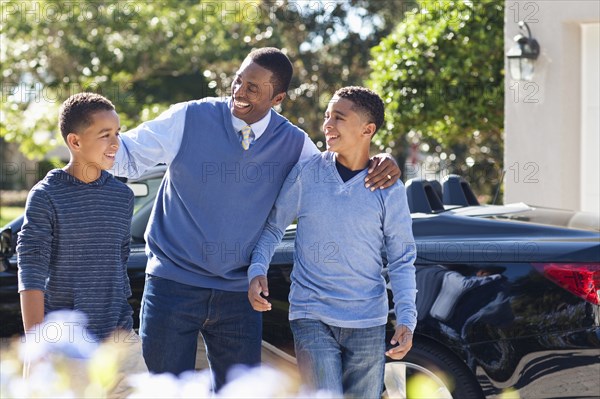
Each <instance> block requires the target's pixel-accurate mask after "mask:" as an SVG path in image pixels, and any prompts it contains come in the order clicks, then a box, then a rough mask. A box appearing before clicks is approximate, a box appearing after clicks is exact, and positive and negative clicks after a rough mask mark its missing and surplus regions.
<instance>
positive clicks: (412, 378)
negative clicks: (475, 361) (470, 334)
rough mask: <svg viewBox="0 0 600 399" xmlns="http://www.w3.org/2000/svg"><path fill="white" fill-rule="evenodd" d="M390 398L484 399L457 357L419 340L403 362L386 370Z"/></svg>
mask: <svg viewBox="0 0 600 399" xmlns="http://www.w3.org/2000/svg"><path fill="white" fill-rule="evenodd" d="M384 383H385V391H384V394H383V396H384V397H387V398H440V399H450V398H454V399H465V398H468V399H471V398H474V399H479V398H483V397H484V396H483V392H482V391H481V387H480V386H479V385H478V384H477V381H476V379H475V378H474V377H473V375H472V374H471V372H470V371H469V369H468V368H467V367H466V366H465V365H464V364H463V363H462V362H460V360H458V359H456V358H455V357H454V355H452V354H451V353H449V352H448V351H447V350H445V349H443V348H439V347H437V346H435V345H434V344H430V343H426V342H421V341H418V340H415V342H413V347H412V349H411V350H410V352H409V353H408V354H407V355H406V357H405V358H404V359H403V361H392V362H389V363H387V364H386V366H385V381H384Z"/></svg>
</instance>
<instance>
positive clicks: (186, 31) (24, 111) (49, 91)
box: [0, 0, 411, 158]
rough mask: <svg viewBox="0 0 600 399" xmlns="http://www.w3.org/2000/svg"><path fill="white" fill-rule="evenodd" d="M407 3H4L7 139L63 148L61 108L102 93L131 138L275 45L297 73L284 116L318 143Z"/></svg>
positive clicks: (35, 152)
mask: <svg viewBox="0 0 600 399" xmlns="http://www.w3.org/2000/svg"><path fill="white" fill-rule="evenodd" d="M408 3H411V1H408V2H407V1H401V0H385V1H380V0H379V1H375V0H373V1H366V0H347V1H339V2H317V1H315V2H297V1H281V2H272V1H256V0H255V1H235V2H216V1H213V2H198V1H191V0H190V1H175V0H166V1H165V0H163V1H160V2H141V1H124V2H112V1H98V0H85V1H77V2H62V1H49V0H39V1H31V2H23V1H3V2H2V16H1V18H2V24H0V35H1V39H2V52H1V62H2V65H3V83H2V86H3V88H2V97H3V98H2V101H1V104H0V107H1V110H2V115H3V117H2V119H1V121H0V135H1V136H2V137H4V138H5V139H6V140H7V141H12V142H17V143H19V144H20V148H21V150H22V151H23V152H24V153H25V154H26V155H28V156H29V157H37V158H40V157H41V156H43V155H44V154H45V153H46V152H47V151H48V150H49V149H50V148H51V147H53V146H55V145H56V144H57V143H59V142H61V139H60V136H59V135H58V132H57V127H56V122H57V113H58V107H59V105H60V103H61V102H62V101H64V100H65V99H66V98H67V97H68V96H69V95H71V94H74V93H77V92H80V91H96V92H100V93H102V94H104V95H106V96H107V97H108V98H109V99H111V100H112V101H113V102H114V103H115V106H116V107H117V111H118V112H119V114H120V116H121V123H122V125H123V128H124V130H126V129H128V128H132V127H134V126H136V125H137V124H138V123H140V122H142V121H144V120H148V119H150V118H152V117H153V116H156V115H157V114H158V113H160V112H161V111H162V110H164V109H166V108H167V107H168V106H169V105H170V104H173V103H176V102H180V101H186V100H190V99H195V98H202V97H206V96H209V95H219V96H220V95H227V94H229V87H230V84H231V76H232V75H233V74H234V73H235V70H236V68H237V67H238V66H239V64H240V63H241V61H242V60H243V58H244V57H245V56H246V55H247V53H248V52H249V51H250V50H251V49H252V48H256V47H262V46H275V47H279V48H282V49H283V50H284V51H286V52H287V53H288V55H289V56H290V58H291V59H292V61H293V62H294V67H295V74H294V80H293V82H292V86H291V90H290V92H289V94H290V99H288V100H286V101H285V102H284V104H283V112H284V114H285V115H287V116H288V117H289V118H290V119H291V120H292V121H293V122H295V123H297V124H298V125H299V126H302V127H304V128H305V129H306V130H307V132H309V134H311V135H312V137H313V138H314V139H315V140H316V141H317V140H319V139H320V137H321V133H320V131H321V114H322V112H323V110H324V108H325V107H326V102H327V101H328V100H329V97H330V96H331V94H332V93H333V91H334V90H335V89H337V88H338V87H340V86H341V85H346V84H362V82H363V78H365V77H366V76H367V74H368V64H367V63H368V57H365V54H367V53H368V51H369V49H370V48H371V47H372V46H374V45H375V44H377V43H378V42H379V40H380V39H381V38H382V37H383V36H384V35H386V34H388V33H389V32H390V31H391V29H392V28H393V26H394V25H395V23H396V21H397V20H398V19H399V18H400V17H401V15H402V7H400V5H403V4H408ZM353 13H354V16H355V18H354V21H358V25H357V24H354V25H355V26H354V27H352V28H351V27H350V21H349V15H350V14H353ZM365 32H368V34H365Z"/></svg>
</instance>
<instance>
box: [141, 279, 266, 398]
mask: <svg viewBox="0 0 600 399" xmlns="http://www.w3.org/2000/svg"><path fill="white" fill-rule="evenodd" d="M140 318H141V323H140V336H141V337H142V347H143V352H144V359H145V360H146V364H147V365H148V369H149V370H150V372H152V373H172V374H175V375H177V374H180V373H182V372H184V371H186V370H194V365H195V359H196V349H197V342H198V332H201V333H202V336H203V338H204V342H205V345H206V349H207V357H208V361H209V364H210V367H211V370H212V372H213V373H214V377H215V382H216V389H217V390H218V389H220V388H221V387H222V386H223V385H225V382H226V377H227V372H228V371H229V369H230V368H231V367H232V366H234V365H236V364H243V365H247V366H256V365H258V364H259V363H260V351H261V339H262V318H261V314H260V313H259V312H257V311H255V310H254V309H252V306H251V305H250V302H249V301H248V293H247V292H229V291H220V290H214V289H207V288H199V287H193V286H190V285H185V284H180V283H177V282H175V281H171V280H167V279H163V278H160V277H156V276H152V275H147V276H146V285H145V288H144V296H143V299H142V309H141V315H140Z"/></svg>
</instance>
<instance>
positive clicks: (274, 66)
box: [247, 47, 294, 96]
mask: <svg viewBox="0 0 600 399" xmlns="http://www.w3.org/2000/svg"><path fill="white" fill-rule="evenodd" d="M247 58H249V59H251V60H252V61H253V62H256V63H257V64H258V65H260V66H261V67H263V68H265V69H266V70H268V71H270V72H271V73H272V74H273V77H272V79H271V83H272V84H273V96H275V95H277V94H279V93H286V92H287V91H288V89H289V87H290V81H291V80H292V75H293V73H294V67H293V66H292V62H291V61H290V59H289V58H288V57H287V55H285V54H284V53H283V52H282V51H281V50H279V49H278V48H275V47H262V48H259V49H256V50H252V51H251V52H250V54H248V57H247Z"/></svg>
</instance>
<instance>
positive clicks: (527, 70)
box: [506, 21, 540, 81]
mask: <svg viewBox="0 0 600 399" xmlns="http://www.w3.org/2000/svg"><path fill="white" fill-rule="evenodd" d="M519 29H520V30H521V31H523V32H524V33H525V31H526V33H527V36H525V35H522V34H521V33H519V34H518V35H516V36H515V37H514V41H515V44H514V46H512V47H511V48H510V50H508V53H506V57H507V58H508V70H509V71H510V76H511V77H512V78H513V79H514V80H529V81H530V80H532V79H533V64H534V63H535V60H536V59H537V58H538V56H539V55H540V45H539V44H538V42H537V40H535V39H534V38H532V37H531V30H530V29H529V26H528V25H527V23H526V22H524V21H519Z"/></svg>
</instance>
